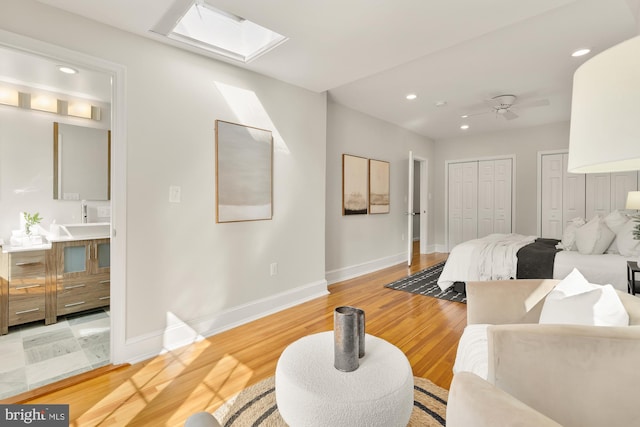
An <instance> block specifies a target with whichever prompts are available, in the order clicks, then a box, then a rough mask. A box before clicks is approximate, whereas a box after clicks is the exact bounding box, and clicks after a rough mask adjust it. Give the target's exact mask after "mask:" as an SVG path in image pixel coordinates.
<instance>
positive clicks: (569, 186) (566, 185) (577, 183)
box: [557, 153, 586, 239]
mask: <svg viewBox="0 0 640 427" xmlns="http://www.w3.org/2000/svg"><path fill="white" fill-rule="evenodd" d="M562 164H563V166H562V170H563V177H562V183H563V186H562V189H563V191H562V230H561V231H560V233H561V234H560V236H559V237H557V239H560V238H562V231H563V230H564V229H565V228H566V226H567V224H568V222H569V221H571V220H572V219H573V218H578V217H579V218H583V217H584V213H585V185H586V177H585V174H583V173H569V172H567V168H568V165H569V155H568V154H566V153H565V154H563V155H562Z"/></svg>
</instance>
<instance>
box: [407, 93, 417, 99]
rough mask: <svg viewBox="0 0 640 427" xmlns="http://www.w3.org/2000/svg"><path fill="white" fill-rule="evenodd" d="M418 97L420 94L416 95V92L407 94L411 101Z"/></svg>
mask: <svg viewBox="0 0 640 427" xmlns="http://www.w3.org/2000/svg"><path fill="white" fill-rule="evenodd" d="M417 97H418V95H416V94H415V93H410V94H409V95H407V99H408V100H409V101H413V100H414V99H416V98H417Z"/></svg>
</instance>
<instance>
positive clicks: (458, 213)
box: [448, 163, 463, 250]
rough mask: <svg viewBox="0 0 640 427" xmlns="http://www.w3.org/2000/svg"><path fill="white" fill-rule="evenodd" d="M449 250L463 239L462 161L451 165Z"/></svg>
mask: <svg viewBox="0 0 640 427" xmlns="http://www.w3.org/2000/svg"><path fill="white" fill-rule="evenodd" d="M448 195H449V203H448V204H449V206H448V208H449V215H448V216H449V223H448V224H449V225H448V226H449V236H448V237H449V250H451V249H452V248H453V247H454V246H455V245H457V244H458V243H461V242H462V241H463V240H462V200H463V199H462V163H451V164H450V165H449V189H448Z"/></svg>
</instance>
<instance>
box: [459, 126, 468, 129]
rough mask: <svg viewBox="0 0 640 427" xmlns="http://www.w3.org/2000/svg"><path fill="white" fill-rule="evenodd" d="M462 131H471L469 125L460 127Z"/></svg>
mask: <svg viewBox="0 0 640 427" xmlns="http://www.w3.org/2000/svg"><path fill="white" fill-rule="evenodd" d="M460 129H462V130H467V129H469V125H462V126H460Z"/></svg>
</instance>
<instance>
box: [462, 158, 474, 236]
mask: <svg viewBox="0 0 640 427" xmlns="http://www.w3.org/2000/svg"><path fill="white" fill-rule="evenodd" d="M477 237H478V162H467V163H463V164H462V241H463V242H466V241H467V240H471V239H475V238H477Z"/></svg>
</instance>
